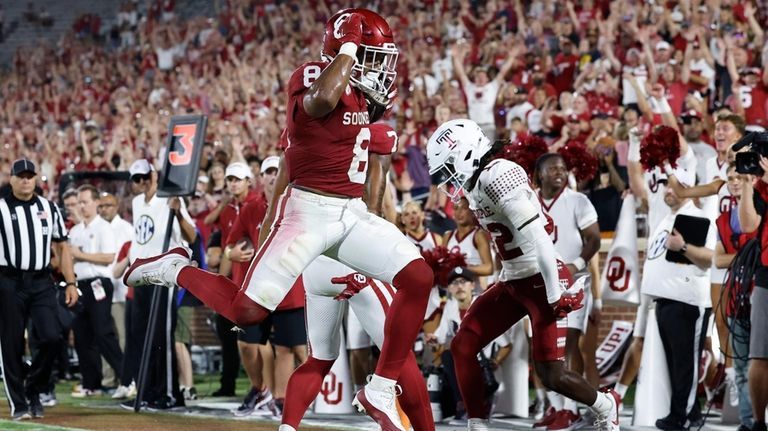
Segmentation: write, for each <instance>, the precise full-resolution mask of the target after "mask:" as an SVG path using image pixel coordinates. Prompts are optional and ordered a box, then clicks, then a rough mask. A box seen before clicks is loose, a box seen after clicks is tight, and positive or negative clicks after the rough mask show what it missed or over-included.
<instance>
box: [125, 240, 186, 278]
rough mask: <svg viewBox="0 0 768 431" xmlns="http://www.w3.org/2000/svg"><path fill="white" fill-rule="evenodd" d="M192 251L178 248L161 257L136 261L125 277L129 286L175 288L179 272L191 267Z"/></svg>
mask: <svg viewBox="0 0 768 431" xmlns="http://www.w3.org/2000/svg"><path fill="white" fill-rule="evenodd" d="M191 256H192V251H191V250H190V249H188V248H187V247H176V248H174V249H172V250H169V251H167V252H165V253H163V254H161V255H158V256H154V257H149V258H146V259H136V260H135V261H134V262H133V264H132V265H131V267H130V268H128V272H126V273H125V276H124V277H123V283H125V284H126V285H127V286H148V285H153V284H154V285H160V286H166V287H173V286H175V285H176V276H177V275H178V274H179V271H181V269H182V268H183V267H185V266H187V265H189V259H190V257H191Z"/></svg>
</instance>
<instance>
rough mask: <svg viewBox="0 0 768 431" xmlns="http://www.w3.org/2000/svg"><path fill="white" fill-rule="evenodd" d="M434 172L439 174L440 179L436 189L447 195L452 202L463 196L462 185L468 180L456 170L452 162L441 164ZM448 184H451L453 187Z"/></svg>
mask: <svg viewBox="0 0 768 431" xmlns="http://www.w3.org/2000/svg"><path fill="white" fill-rule="evenodd" d="M435 174H437V175H439V176H440V179H441V180H440V183H439V184H438V185H437V189H438V190H440V191H441V192H443V193H445V194H446V195H448V197H449V198H450V199H451V201H453V203H456V202H458V201H459V199H461V197H462V196H464V185H465V184H466V183H467V181H469V177H466V176H465V175H463V174H462V173H460V172H456V168H455V167H454V166H453V163H444V164H442V165H441V166H440V167H438V169H437V171H435ZM450 186H453V189H451V187H450Z"/></svg>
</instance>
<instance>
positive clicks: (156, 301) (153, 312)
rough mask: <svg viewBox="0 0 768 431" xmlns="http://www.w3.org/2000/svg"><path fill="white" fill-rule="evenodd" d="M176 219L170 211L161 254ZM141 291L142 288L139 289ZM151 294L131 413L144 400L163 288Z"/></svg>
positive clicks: (157, 288)
mask: <svg viewBox="0 0 768 431" xmlns="http://www.w3.org/2000/svg"><path fill="white" fill-rule="evenodd" d="M175 219H176V213H175V212H174V211H173V210H170V213H169V214H168V225H167V226H166V227H165V238H164V240H163V253H165V252H166V251H168V248H169V247H170V245H171V234H172V233H173V221H174V220H175ZM139 289H142V287H139ZM154 289H155V291H154V292H153V293H152V305H151V306H150V307H149V322H147V333H146V334H145V337H144V349H143V350H142V352H141V361H140V362H139V375H138V379H139V380H138V381H137V382H136V400H135V401H134V403H133V411H134V412H137V413H138V412H139V411H140V410H141V400H142V398H144V385H145V383H146V381H147V371H148V369H147V368H148V365H149V358H150V356H152V343H153V342H154V340H155V325H157V315H158V314H159V313H160V311H159V310H160V300H161V299H162V295H163V290H162V289H166V287H165V286H154ZM172 348H173V346H166V349H172Z"/></svg>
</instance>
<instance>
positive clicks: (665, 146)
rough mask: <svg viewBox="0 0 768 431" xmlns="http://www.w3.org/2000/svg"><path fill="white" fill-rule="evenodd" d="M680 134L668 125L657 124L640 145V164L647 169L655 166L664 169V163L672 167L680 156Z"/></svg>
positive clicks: (674, 166) (675, 165)
mask: <svg viewBox="0 0 768 431" xmlns="http://www.w3.org/2000/svg"><path fill="white" fill-rule="evenodd" d="M679 136H680V135H679V134H678V132H677V130H675V129H673V128H671V127H669V126H659V127H657V128H656V129H654V130H653V131H652V132H651V133H649V134H648V135H647V136H646V137H645V138H643V142H642V144H641V145H640V164H642V165H643V168H644V169H645V170H647V171H651V170H653V169H654V168H656V167H659V168H661V169H664V164H665V163H669V165H670V166H671V167H672V168H673V169H674V168H676V167H677V159H678V158H679V157H680V137H679Z"/></svg>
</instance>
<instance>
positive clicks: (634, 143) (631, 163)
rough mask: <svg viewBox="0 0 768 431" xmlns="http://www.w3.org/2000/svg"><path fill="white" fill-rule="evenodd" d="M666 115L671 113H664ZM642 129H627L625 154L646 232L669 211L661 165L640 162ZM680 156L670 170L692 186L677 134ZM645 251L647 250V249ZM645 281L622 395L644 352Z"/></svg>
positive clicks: (688, 158)
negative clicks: (645, 167)
mask: <svg viewBox="0 0 768 431" xmlns="http://www.w3.org/2000/svg"><path fill="white" fill-rule="evenodd" d="M664 115H665V116H667V117H669V116H670V114H666V113H665V114H664ZM669 121H671V122H672V123H674V122H675V119H674V116H672V118H671V119H669V118H665V122H669ZM641 139H642V132H640V131H639V129H637V128H633V129H632V130H630V132H629V154H628V156H627V172H628V173H629V187H630V188H631V190H632V193H633V194H634V195H635V196H636V197H637V199H639V200H640V201H641V202H643V203H644V206H647V209H648V217H647V226H648V232H649V233H650V232H653V231H654V230H655V229H656V227H657V226H658V225H659V223H660V222H661V220H663V219H664V218H665V217H666V216H667V215H668V214H669V213H670V212H671V210H670V209H669V206H668V205H667V204H666V203H664V193H665V192H666V190H667V180H668V175H667V174H666V173H665V172H664V170H662V169H661V168H660V167H656V168H654V169H652V170H651V171H650V172H648V171H645V170H643V168H642V166H641V165H640V146H641ZM679 144H680V157H679V158H678V159H677V167H676V168H674V169H672V173H673V174H674V176H675V177H676V178H677V180H678V181H680V182H681V183H683V184H685V185H686V186H692V185H693V184H694V183H695V182H696V163H697V161H696V155H695V154H694V153H693V150H691V149H690V147H689V146H688V143H687V142H686V140H685V139H682V137H680V139H679ZM646 253H647V250H646ZM644 284H645V280H641V285H640V306H639V307H638V308H637V318H636V320H635V326H634V330H633V334H632V336H633V339H632V344H631V345H630V347H629V351H628V352H627V354H626V355H624V363H623V364H622V369H621V375H620V376H619V380H618V381H617V382H616V387H615V390H616V392H618V393H619V395H620V396H621V397H622V398H623V397H624V395H625V394H626V392H627V389H628V388H629V385H631V384H632V382H633V381H634V380H635V377H636V376H637V372H638V370H639V369H640V358H641V356H642V352H643V340H644V339H645V328H646V323H647V321H648V320H647V319H648V311H649V309H650V307H651V306H652V302H651V300H650V298H649V297H648V296H646V295H644V294H643V293H642V292H643V285H644Z"/></svg>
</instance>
